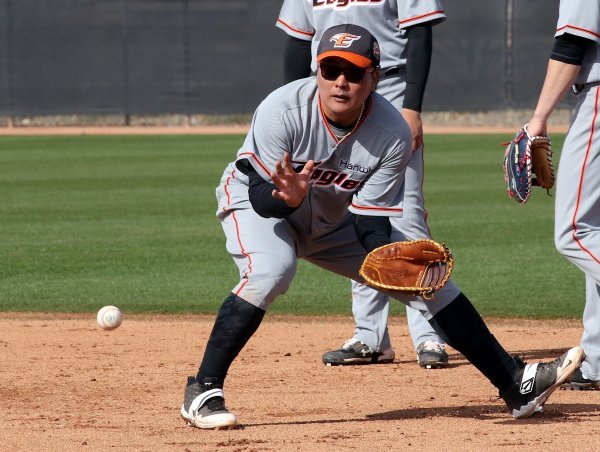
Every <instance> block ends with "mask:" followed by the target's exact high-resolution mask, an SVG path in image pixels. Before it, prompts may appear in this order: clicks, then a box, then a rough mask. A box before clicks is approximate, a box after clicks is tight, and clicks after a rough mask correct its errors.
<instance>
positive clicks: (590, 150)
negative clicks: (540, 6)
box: [554, 87, 600, 379]
mask: <svg viewBox="0 0 600 452" xmlns="http://www.w3.org/2000/svg"><path fill="white" fill-rule="evenodd" d="M579 97H580V99H579V101H578V104H577V107H576V113H575V119H574V120H573V122H572V124H571V127H570V128H569V133H568V134H567V137H566V139H565V143H564V145H563V149H562V153H561V157H560V164H559V171H558V177H557V181H556V207H555V221H554V225H555V230H554V241H555V244H556V248H557V250H558V251H559V252H560V253H561V254H562V255H563V256H565V257H566V258H567V259H569V260H570V261H571V262H572V263H573V264H575V265H576V266H577V267H579V268H580V269H581V270H582V271H583V272H584V273H585V274H586V305H585V310H584V313H583V325H584V333H583V339H582V346H583V349H584V351H585V353H586V360H585V363H584V364H583V366H582V369H583V371H584V373H585V374H586V375H587V376H589V377H590V378H593V379H600V350H599V348H600V308H599V307H598V303H599V295H598V285H599V284H600V177H599V175H600V118H598V115H596V111H597V109H598V107H600V87H593V88H591V89H587V90H585V91H583V92H582V93H581V94H579Z"/></svg>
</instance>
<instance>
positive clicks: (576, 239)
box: [572, 88, 600, 264]
mask: <svg viewBox="0 0 600 452" xmlns="http://www.w3.org/2000/svg"><path fill="white" fill-rule="evenodd" d="M599 93H600V88H596V100H595V104H594V118H593V119H592V127H591V132H590V139H589V140H588V146H587V149H586V151H585V158H584V159H583V166H582V167H581V176H580V177H579V189H578V190H577V203H576V204H575V213H573V221H572V225H573V232H572V235H573V239H574V240H575V241H576V242H577V244H578V245H579V247H580V248H581V249H582V250H583V251H585V252H586V253H587V254H589V255H590V257H591V258H592V259H594V260H595V261H596V262H598V263H599V264H600V258H598V257H597V256H594V254H593V253H592V252H591V251H590V250H588V249H587V248H586V247H585V246H583V243H581V242H580V241H579V239H578V238H577V221H576V218H577V212H578V211H579V201H581V192H582V190H583V179H584V177H585V166H586V165H587V161H588V158H589V156H590V149H591V147H592V141H593V139H594V125H595V124H596V118H597V117H598V94H599Z"/></svg>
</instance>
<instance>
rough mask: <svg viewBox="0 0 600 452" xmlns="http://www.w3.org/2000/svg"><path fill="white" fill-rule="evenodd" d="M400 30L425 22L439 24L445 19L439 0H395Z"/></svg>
mask: <svg viewBox="0 0 600 452" xmlns="http://www.w3.org/2000/svg"><path fill="white" fill-rule="evenodd" d="M396 3H397V4H398V21H399V24H398V25H399V27H400V28H408V27H411V26H413V25H417V24H422V23H426V22H433V23H434V24H437V23H440V22H442V21H443V20H445V19H446V13H445V12H444V8H443V7H442V3H441V2H440V1H439V0H397V1H396Z"/></svg>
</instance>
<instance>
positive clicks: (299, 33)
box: [275, 0, 315, 41]
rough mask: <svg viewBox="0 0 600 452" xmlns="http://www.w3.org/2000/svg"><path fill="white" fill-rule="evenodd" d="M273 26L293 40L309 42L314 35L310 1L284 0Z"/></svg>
mask: <svg viewBox="0 0 600 452" xmlns="http://www.w3.org/2000/svg"><path fill="white" fill-rule="evenodd" d="M275 26H276V27H278V28H281V29H282V30H283V31H285V32H286V33H287V34H288V35H290V36H293V37H294V38H298V39H303V40H305V41H311V40H312V38H313V36H314V35H315V28H314V26H313V23H312V1H310V2H307V1H306V0H284V2H283V5H282V6H281V11H280V12H279V18H278V19H277V22H276V23H275Z"/></svg>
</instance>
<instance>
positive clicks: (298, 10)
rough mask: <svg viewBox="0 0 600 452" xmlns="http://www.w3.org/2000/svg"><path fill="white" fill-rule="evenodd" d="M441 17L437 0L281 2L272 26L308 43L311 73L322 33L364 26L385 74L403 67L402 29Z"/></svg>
mask: <svg viewBox="0 0 600 452" xmlns="http://www.w3.org/2000/svg"><path fill="white" fill-rule="evenodd" d="M445 18H446V14H445V13H444V10H443V8H442V5H441V3H440V2H439V1H438V0H363V1H355V0H285V1H284V3H283V6H282V8H281V12H280V13H279V19H278V20H277V23H276V26H277V27H279V28H281V29H282V30H284V31H285V32H286V33H287V34H289V35H290V36H294V37H295V38H298V39H304V40H307V41H309V40H312V55H313V59H312V60H313V62H312V69H313V71H314V70H316V64H315V55H316V53H317V46H318V44H319V41H320V40H321V36H322V35H323V32H324V31H325V30H327V29H328V28H329V27H332V26H334V25H339V24H344V23H350V24H357V25H360V26H362V27H365V28H366V29H367V30H369V31H370V32H371V33H373V35H374V36H375V38H377V42H379V48H380V49H381V64H380V66H381V69H382V71H383V72H384V73H385V71H386V70H387V69H389V68H393V67H403V66H405V65H406V52H405V44H406V39H405V37H404V29H405V28H407V27H410V26H411V25H416V24H419V23H424V22H431V21H434V22H440V21H442V20H444V19H445Z"/></svg>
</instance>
